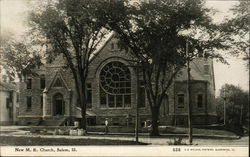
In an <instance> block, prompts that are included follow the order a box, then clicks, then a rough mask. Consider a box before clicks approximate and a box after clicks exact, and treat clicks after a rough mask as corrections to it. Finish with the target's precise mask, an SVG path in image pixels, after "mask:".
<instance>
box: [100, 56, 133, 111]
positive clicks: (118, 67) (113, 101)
mask: <svg viewBox="0 0 250 157" xmlns="http://www.w3.org/2000/svg"><path fill="white" fill-rule="evenodd" d="M100 86H101V105H103V106H105V105H107V106H109V107H124V106H126V104H130V99H131V98H130V93H131V74H130V71H129V69H128V67H126V66H125V65H124V64H123V63H121V62H117V61H114V62H110V63H108V64H106V65H105V66H104V67H103V68H102V70H101V73H100Z"/></svg>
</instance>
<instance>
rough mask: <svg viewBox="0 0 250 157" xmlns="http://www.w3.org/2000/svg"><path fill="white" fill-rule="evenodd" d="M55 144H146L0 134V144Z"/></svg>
mask: <svg viewBox="0 0 250 157" xmlns="http://www.w3.org/2000/svg"><path fill="white" fill-rule="evenodd" d="M21 145H22V146H38V145H39V146H42V145H46V146H55V145H60V146H62V145H146V144H145V143H136V142H135V141H125V140H109V139H66V138H41V137H15V136H0V146H21Z"/></svg>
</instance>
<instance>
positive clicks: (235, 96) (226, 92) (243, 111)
mask: <svg viewBox="0 0 250 157" xmlns="http://www.w3.org/2000/svg"><path fill="white" fill-rule="evenodd" d="M247 96H248V92H247V91H243V90H242V89H241V88H240V87H238V86H234V85H231V84H225V85H223V86H222V87H221V89H220V95H219V97H218V98H216V103H217V107H216V111H217V115H218V118H219V119H218V120H219V122H222V121H223V120H224V114H226V126H227V127H229V128H232V129H234V130H236V131H237V130H239V129H240V128H241V127H242V126H243V124H247V123H248V119H249V114H248V112H249V106H248V101H249V100H248V97H247ZM224 101H226V106H225V107H226V113H224Z"/></svg>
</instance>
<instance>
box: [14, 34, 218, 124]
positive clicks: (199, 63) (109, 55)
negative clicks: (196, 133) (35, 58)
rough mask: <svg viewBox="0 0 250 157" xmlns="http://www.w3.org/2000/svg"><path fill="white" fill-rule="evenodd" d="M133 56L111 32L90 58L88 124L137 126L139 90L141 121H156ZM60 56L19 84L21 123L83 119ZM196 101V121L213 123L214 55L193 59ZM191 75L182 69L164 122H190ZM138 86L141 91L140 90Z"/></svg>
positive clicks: (166, 106) (165, 101)
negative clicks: (188, 96) (189, 93)
mask: <svg viewBox="0 0 250 157" xmlns="http://www.w3.org/2000/svg"><path fill="white" fill-rule="evenodd" d="M131 59H133V56H131V54H129V53H128V52H126V51H125V50H122V49H120V47H119V44H118V39H117V38H115V36H114V35H111V36H110V37H109V38H107V39H106V41H105V42H104V43H103V45H102V46H101V47H100V48H99V50H98V51H97V52H96V53H95V55H93V56H92V57H91V64H90V67H89V74H88V79H87V97H88V98H87V99H88V100H87V103H88V105H87V124H88V125H104V122H105V119H106V118H108V119H109V122H110V124H111V125H119V126H128V125H134V123H135V115H136V105H137V103H136V102H137V101H136V98H137V95H138V94H139V99H140V104H139V124H141V126H143V124H144V122H145V121H148V120H151V111H150V106H149V104H148V102H147V98H146V92H145V88H144V85H143V83H142V82H143V81H142V79H141V77H140V79H139V84H138V86H137V82H138V81H137V74H136V70H135V69H134V67H133V66H131V63H130V62H129V60H131ZM65 65H66V64H65V61H64V59H63V57H62V56H59V57H58V58H57V59H56V60H55V61H54V62H52V63H51V64H46V65H44V66H42V67H40V68H39V69H35V71H36V72H37V74H38V76H32V77H27V79H26V80H25V81H24V82H21V85H20V105H19V115H18V119H19V124H21V125H48V126H49V125H51V126H59V125H65V124H67V122H68V121H69V120H70V119H74V120H77V119H79V118H81V114H80V113H81V109H80V107H79V104H78V101H77V94H76V91H75V84H74V79H73V75H72V74H71V72H70V69H68V68H66V66H65ZM190 68H191V72H190V73H191V81H190V83H191V98H192V99H191V101H192V108H193V109H192V114H193V123H194V125H207V124H213V123H215V121H216V112H215V104H214V99H215V82H214V70H213V62H212V60H211V59H204V58H197V59H195V60H194V61H192V62H191V65H190ZM186 80H187V73H186V70H185V69H183V70H182V72H181V73H180V75H178V77H176V78H175V79H174V82H173V84H172V85H171V87H170V88H169V90H168V91H167V92H166V95H165V96H164V99H163V102H162V105H161V109H160V115H159V123H160V125H178V126H182V125H186V124H187V119H188V117H187V115H188V108H187V97H186V96H187V94H186V91H187V90H186V87H187V83H186V82H187V81H186ZM137 87H139V89H140V92H138V91H137Z"/></svg>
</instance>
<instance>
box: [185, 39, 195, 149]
mask: <svg viewBox="0 0 250 157" xmlns="http://www.w3.org/2000/svg"><path fill="white" fill-rule="evenodd" d="M186 57H187V106H188V127H189V134H188V137H189V144H190V145H192V143H193V128H192V105H191V95H190V66H189V64H190V63H189V62H190V58H189V52H188V42H186Z"/></svg>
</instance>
